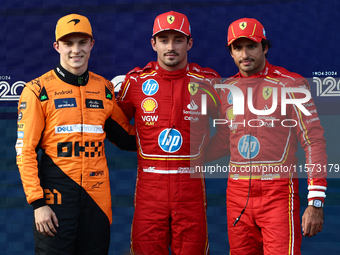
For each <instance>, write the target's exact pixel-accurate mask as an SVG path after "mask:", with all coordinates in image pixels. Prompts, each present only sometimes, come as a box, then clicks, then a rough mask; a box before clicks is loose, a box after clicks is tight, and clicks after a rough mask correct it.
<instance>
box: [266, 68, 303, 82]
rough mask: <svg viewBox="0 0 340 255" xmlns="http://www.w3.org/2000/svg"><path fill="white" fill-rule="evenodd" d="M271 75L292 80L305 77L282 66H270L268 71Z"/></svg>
mask: <svg viewBox="0 0 340 255" xmlns="http://www.w3.org/2000/svg"><path fill="white" fill-rule="evenodd" d="M268 75H269V76H274V77H277V78H287V79H290V80H293V81H294V80H296V79H301V78H303V77H302V76H301V75H300V74H298V73H295V72H291V71H288V70H287V69H286V68H284V67H281V66H273V65H271V66H270V70H269V73H268Z"/></svg>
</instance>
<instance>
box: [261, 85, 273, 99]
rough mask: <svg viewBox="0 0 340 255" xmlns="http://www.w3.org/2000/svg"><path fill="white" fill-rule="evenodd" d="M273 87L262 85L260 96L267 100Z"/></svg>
mask: <svg viewBox="0 0 340 255" xmlns="http://www.w3.org/2000/svg"><path fill="white" fill-rule="evenodd" d="M272 91H273V88H271V87H264V88H263V90H262V96H263V98H264V100H267V99H268V98H269V97H270V96H271V94H272Z"/></svg>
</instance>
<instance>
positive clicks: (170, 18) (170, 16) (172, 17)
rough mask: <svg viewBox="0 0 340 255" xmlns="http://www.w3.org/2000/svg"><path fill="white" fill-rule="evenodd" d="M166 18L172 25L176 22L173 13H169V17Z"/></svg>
mask: <svg viewBox="0 0 340 255" xmlns="http://www.w3.org/2000/svg"><path fill="white" fill-rule="evenodd" d="M166 20H167V21H168V23H169V24H170V25H171V24H172V23H174V21H175V17H174V16H172V15H169V16H168V17H166Z"/></svg>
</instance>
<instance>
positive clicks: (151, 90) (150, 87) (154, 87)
mask: <svg viewBox="0 0 340 255" xmlns="http://www.w3.org/2000/svg"><path fill="white" fill-rule="evenodd" d="M158 89H159V85H158V82H157V81H155V80H154V79H149V80H147V81H145V82H144V83H143V85H142V90H143V93H144V94H145V95H147V96H153V95H154V94H156V93H157V91H158Z"/></svg>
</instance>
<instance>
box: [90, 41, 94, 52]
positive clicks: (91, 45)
mask: <svg viewBox="0 0 340 255" xmlns="http://www.w3.org/2000/svg"><path fill="white" fill-rule="evenodd" d="M93 45H94V39H92V41H91V44H90V47H91V50H92V48H93Z"/></svg>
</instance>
